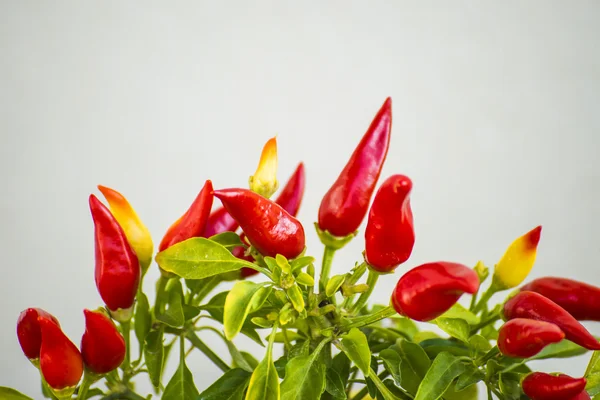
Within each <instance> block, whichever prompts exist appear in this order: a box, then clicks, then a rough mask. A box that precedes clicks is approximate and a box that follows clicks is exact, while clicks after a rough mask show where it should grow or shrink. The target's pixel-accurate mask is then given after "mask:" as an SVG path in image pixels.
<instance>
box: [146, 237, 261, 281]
mask: <svg viewBox="0 0 600 400" xmlns="http://www.w3.org/2000/svg"><path fill="white" fill-rule="evenodd" d="M156 262H157V263H158V265H159V266H160V267H161V268H162V269H163V270H165V271H168V272H172V273H174V274H175V275H177V276H180V277H182V278H185V279H204V278H208V277H209V276H214V275H219V274H223V273H226V272H231V271H237V270H239V269H241V268H242V267H254V266H255V265H254V264H252V263H250V262H247V261H244V260H240V259H239V258H236V257H234V256H233V255H232V254H231V252H230V251H229V250H227V248H226V247H224V246H222V245H220V244H219V243H216V242H213V241H212V240H209V239H205V238H200V237H194V238H191V239H188V240H184V241H183V242H180V243H177V244H176V245H173V246H171V247H169V248H167V249H166V250H163V251H161V252H160V253H158V254H157V255H156Z"/></svg>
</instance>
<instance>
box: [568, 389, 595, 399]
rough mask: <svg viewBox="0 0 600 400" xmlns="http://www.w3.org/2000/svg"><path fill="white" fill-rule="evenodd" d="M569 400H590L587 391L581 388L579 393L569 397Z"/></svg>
mask: <svg viewBox="0 0 600 400" xmlns="http://www.w3.org/2000/svg"><path fill="white" fill-rule="evenodd" d="M569 400H592V398H591V397H590V395H589V394H588V392H586V391H585V390H582V391H581V393H579V394H578V395H575V397H571V398H570V399H569Z"/></svg>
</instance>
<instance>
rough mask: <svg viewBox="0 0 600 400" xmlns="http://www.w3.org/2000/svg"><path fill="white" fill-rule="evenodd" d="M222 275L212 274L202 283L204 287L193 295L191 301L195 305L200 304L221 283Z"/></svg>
mask: <svg viewBox="0 0 600 400" xmlns="http://www.w3.org/2000/svg"><path fill="white" fill-rule="evenodd" d="M221 280H222V279H221V277H220V276H219V275H215V276H211V277H210V278H208V279H207V281H206V282H205V283H204V285H202V288H200V290H199V291H198V293H196V294H195V295H194V296H193V297H192V301H191V303H192V304H193V305H198V304H200V302H201V301H202V300H204V298H205V297H206V296H207V295H208V294H209V293H210V292H211V291H212V290H213V289H214V288H216V287H217V285H218V284H219V283H221Z"/></svg>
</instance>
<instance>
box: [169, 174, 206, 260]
mask: <svg viewBox="0 0 600 400" xmlns="http://www.w3.org/2000/svg"><path fill="white" fill-rule="evenodd" d="M212 191H213V186H212V182H211V181H210V180H208V181H206V183H205V184H204V186H203V187H202V189H201V190H200V193H198V196H196V199H195V200H194V202H193V203H192V205H191V206H190V208H189V209H188V210H187V211H186V212H185V214H183V215H182V216H181V218H179V219H178V220H177V221H175V222H174V223H173V224H172V225H171V226H170V227H169V229H168V230H167V233H165V236H164V237H163V239H162V240H161V242H160V246H159V247H158V250H159V251H163V250H165V249H166V248H168V247H171V246H173V245H174V244H177V243H179V242H183V241H184V240H187V239H190V238H193V237H200V236H202V234H203V233H204V231H205V227H206V222H207V220H208V216H209V214H210V209H211V207H212V202H213V196H212Z"/></svg>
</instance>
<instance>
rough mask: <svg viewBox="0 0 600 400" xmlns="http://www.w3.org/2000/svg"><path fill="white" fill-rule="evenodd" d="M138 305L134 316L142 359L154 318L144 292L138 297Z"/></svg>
mask: <svg viewBox="0 0 600 400" xmlns="http://www.w3.org/2000/svg"><path fill="white" fill-rule="evenodd" d="M136 301H137V303H136V305H135V314H134V316H133V322H134V324H135V325H134V329H135V336H136V337H137V340H138V343H139V344H140V346H139V347H140V357H141V356H142V354H143V351H144V343H145V341H146V335H148V332H150V325H151V324H152V316H151V315H150V304H149V303H148V298H147V297H146V295H145V294H144V293H142V292H140V293H138V295H137V300H136Z"/></svg>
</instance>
